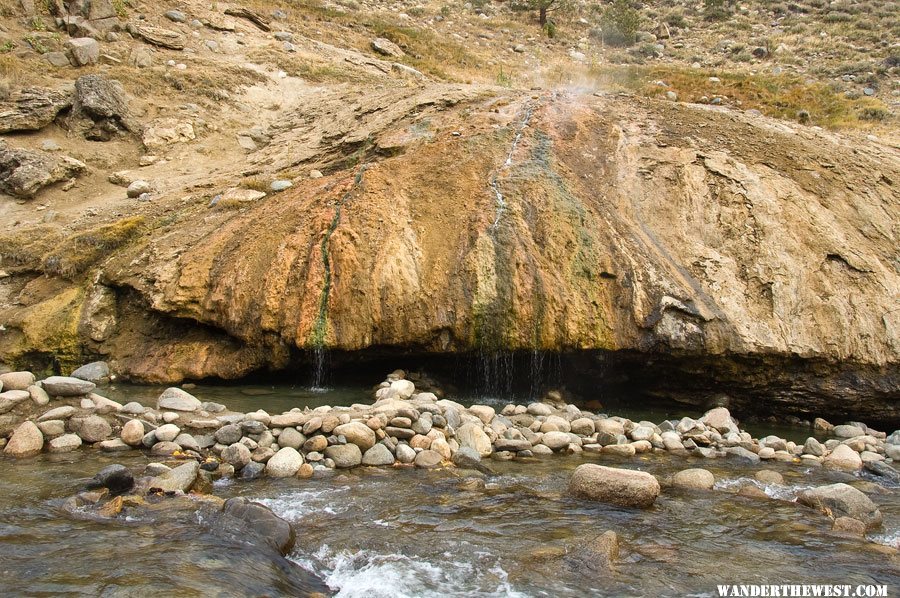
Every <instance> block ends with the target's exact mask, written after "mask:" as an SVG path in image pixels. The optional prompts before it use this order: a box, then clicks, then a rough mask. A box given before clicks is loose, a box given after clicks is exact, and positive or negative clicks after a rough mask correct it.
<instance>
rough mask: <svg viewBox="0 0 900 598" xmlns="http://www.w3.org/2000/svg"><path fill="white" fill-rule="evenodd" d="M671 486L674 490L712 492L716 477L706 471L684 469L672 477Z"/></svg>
mask: <svg viewBox="0 0 900 598" xmlns="http://www.w3.org/2000/svg"><path fill="white" fill-rule="evenodd" d="M672 485H673V486H675V487H676V488H690V489H693V490H712V487H713V486H715V485H716V477H715V476H714V475H713V474H712V472H710V471H708V470H706V469H699V468H697V469H685V470H683V471H679V472H678V473H676V474H675V475H674V476H672Z"/></svg>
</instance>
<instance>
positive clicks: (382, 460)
mask: <svg viewBox="0 0 900 598" xmlns="http://www.w3.org/2000/svg"><path fill="white" fill-rule="evenodd" d="M362 464H363V465H375V466H378V465H393V464H394V455H392V454H391V451H390V449H388V447H386V446H384V445H383V444H381V443H379V444H376V445H375V446H373V447H372V448H370V449H369V450H367V451H366V452H365V454H364V455H363V458H362Z"/></svg>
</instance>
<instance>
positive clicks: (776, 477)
mask: <svg viewBox="0 0 900 598" xmlns="http://www.w3.org/2000/svg"><path fill="white" fill-rule="evenodd" d="M753 477H755V478H756V479H757V480H759V481H760V482H762V483H764V484H777V485H779V486H781V485H783V484H784V477H783V476H782V475H781V474H780V473H778V472H777V471H772V470H771V469H761V470H759V471H757V472H756V473H755V474H753Z"/></svg>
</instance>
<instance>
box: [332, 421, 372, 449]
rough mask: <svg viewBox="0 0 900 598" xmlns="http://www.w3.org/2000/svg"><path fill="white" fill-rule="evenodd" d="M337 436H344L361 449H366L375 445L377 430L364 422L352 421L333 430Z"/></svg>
mask: <svg viewBox="0 0 900 598" xmlns="http://www.w3.org/2000/svg"><path fill="white" fill-rule="evenodd" d="M333 432H334V434H335V435H336V436H343V437H344V438H346V439H347V442H349V443H351V444H355V445H356V446H358V447H359V448H360V450H361V451H366V450H369V449H370V448H372V447H373V446H375V432H374V431H373V430H372V428H370V427H369V426H367V425H366V424H364V423H362V422H358V421H355V422H350V423H348V424H342V425H340V426H338V427H336V428H335V429H334V430H333Z"/></svg>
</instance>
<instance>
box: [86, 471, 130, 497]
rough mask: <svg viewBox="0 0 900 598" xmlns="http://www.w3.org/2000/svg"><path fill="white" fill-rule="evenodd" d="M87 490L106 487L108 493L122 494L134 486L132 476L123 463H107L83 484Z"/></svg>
mask: <svg viewBox="0 0 900 598" xmlns="http://www.w3.org/2000/svg"><path fill="white" fill-rule="evenodd" d="M85 487H86V488H87V489H88V490H93V489H96V488H106V489H107V490H109V492H110V494H113V495H117V494H124V493H125V492H128V491H130V490H131V489H132V488H134V476H133V475H132V474H131V471H129V469H128V468H127V467H125V466H124V465H118V464H116V465H108V466H106V467H104V468H103V469H101V470H100V471H99V472H97V475H95V476H94V477H93V478H91V479H90V481H89V482H88V483H87V484H86V486H85Z"/></svg>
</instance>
